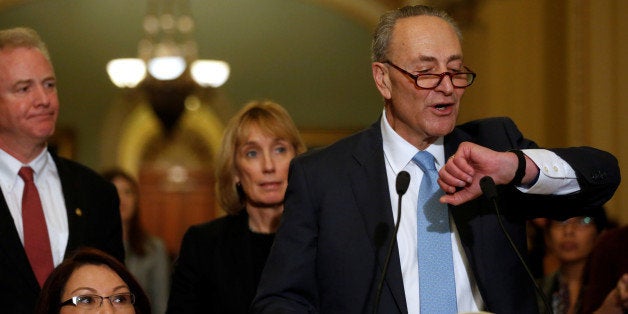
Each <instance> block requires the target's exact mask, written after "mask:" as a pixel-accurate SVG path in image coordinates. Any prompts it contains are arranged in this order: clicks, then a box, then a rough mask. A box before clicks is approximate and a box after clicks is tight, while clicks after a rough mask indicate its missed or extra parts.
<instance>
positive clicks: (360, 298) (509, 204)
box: [253, 118, 620, 313]
mask: <svg viewBox="0 0 628 314" xmlns="http://www.w3.org/2000/svg"><path fill="white" fill-rule="evenodd" d="M463 141H470V142H475V143H478V144H480V145H483V146H486V147H489V148H491V149H494V150H497V151H506V150H508V149H513V148H520V149H523V148H536V147H537V146H536V144H535V143H534V142H532V141H530V140H527V139H525V138H523V136H522V135H521V133H520V132H519V130H518V129H517V127H516V126H515V124H514V123H513V122H512V121H511V120H510V119H507V118H493V119H485V120H479V121H473V122H470V123H467V124H464V125H461V126H458V127H456V128H455V129H454V131H453V132H452V133H451V134H449V135H447V136H446V137H445V141H444V143H445V155H446V157H449V156H451V155H452V154H453V153H454V152H455V150H456V148H457V147H458V145H459V144H460V143H461V142H463ZM552 151H554V152H556V153H557V154H558V155H559V156H560V157H561V158H563V159H564V160H566V161H567V162H568V163H569V164H570V165H571V166H572V167H573V168H574V169H575V171H576V173H577V175H578V181H579V184H580V186H581V191H580V192H578V193H575V194H572V195H566V196H541V195H528V194H523V193H520V192H519V191H517V190H516V189H515V188H513V187H505V186H500V187H498V190H499V193H500V206H501V211H502V213H503V215H504V216H505V217H504V225H505V228H506V229H507V230H508V232H509V234H510V235H511V237H512V238H513V240H514V242H515V243H516V245H517V246H518V247H519V250H520V251H521V252H525V249H526V234H525V219H526V218H529V217H528V216H534V215H540V214H542V215H545V216H562V215H564V214H565V213H564V212H560V211H559V210H555V208H557V207H554V206H555V205H557V204H563V203H564V204H567V205H570V204H571V205H575V204H579V205H591V206H595V205H601V204H603V203H604V202H605V201H607V200H608V199H609V198H610V197H611V196H612V195H613V193H614V191H615V189H616V188H617V186H618V185H619V181H620V178H619V168H618V165H617V160H616V159H615V158H614V157H613V156H612V155H610V154H608V153H605V152H602V151H599V150H596V149H593V148H585V147H581V148H569V149H556V150H552ZM284 208H285V209H284V215H283V220H282V224H281V226H280V228H279V230H278V233H277V236H276V238H275V243H274V245H273V248H272V250H271V253H270V256H269V258H268V261H267V263H266V268H265V269H264V273H263V274H262V279H261V282H260V285H259V287H258V292H257V296H256V298H255V301H254V302H253V312H255V313H258V312H259V313H308V312H309V313H318V312H320V313H370V312H372V311H373V308H372V307H373V300H374V296H375V292H376V289H377V287H376V286H377V282H378V280H379V278H381V267H382V265H383V261H384V259H385V251H386V245H385V244H387V243H388V242H389V241H390V238H391V236H392V233H393V232H392V230H393V229H394V225H393V217H392V209H391V201H390V195H389V191H388V183H387V177H386V168H385V164H384V153H383V146H382V137H381V130H380V124H379V122H377V123H375V124H373V125H372V126H371V127H370V128H369V129H366V130H365V131H363V132H360V133H358V134H355V135H353V136H351V137H349V138H346V139H344V140H341V141H339V142H338V143H336V144H333V145H331V146H330V147H328V148H326V149H323V150H321V151H318V152H314V153H312V154H308V155H305V156H302V157H298V158H296V159H295V160H293V163H292V165H291V170H290V177H289V184H288V189H287V192H286V201H285V207H284ZM541 209H542V210H541ZM451 212H452V214H453V218H454V220H455V222H456V226H457V228H458V230H459V232H460V237H461V241H462V247H463V248H464V250H465V253H466V257H467V259H468V261H469V263H470V268H471V269H472V271H473V276H474V277H475V280H476V282H477V284H478V286H479V289H480V293H481V295H482V298H483V299H484V302H485V305H486V310H488V311H491V312H496V313H537V312H538V309H537V305H536V299H535V294H534V289H533V287H532V285H531V281H530V279H528V278H527V276H526V273H525V271H524V268H523V267H522V266H521V264H520V263H519V261H518V260H517V258H516V255H515V254H514V253H513V250H512V249H511V248H510V247H509V245H508V243H507V241H506V238H505V236H504V235H503V234H502V232H501V231H500V228H499V226H498V221H497V219H496V216H495V214H494V211H493V209H492V207H491V206H490V204H489V202H488V201H487V200H486V199H485V198H484V197H480V198H478V199H476V200H473V201H470V202H468V203H466V204H463V205H461V206H457V207H452V210H451ZM570 214H572V215H576V214H577V213H576V212H574V211H572V212H570ZM376 230H379V231H377V232H376ZM382 230H384V232H382ZM378 233H379V235H378ZM382 233H383V234H385V235H386V236H385V238H386V239H385V241H381V239H378V238H381V234H382ZM384 243H385V244H384ZM393 253H394V254H393V255H392V258H391V262H390V267H389V269H388V272H387V274H386V281H385V284H384V287H383V291H382V296H381V302H380V305H379V313H407V312H408V310H407V306H406V300H405V294H404V287H403V281H402V275H401V269H400V264H399V254H398V250H397V247H396V246H395V250H394V252H393Z"/></svg>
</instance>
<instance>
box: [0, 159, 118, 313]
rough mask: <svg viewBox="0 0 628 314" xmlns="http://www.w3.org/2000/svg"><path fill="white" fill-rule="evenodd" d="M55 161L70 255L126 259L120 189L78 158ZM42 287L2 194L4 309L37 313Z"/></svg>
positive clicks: (0, 284)
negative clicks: (94, 252) (84, 251)
mask: <svg viewBox="0 0 628 314" xmlns="http://www.w3.org/2000/svg"><path fill="white" fill-rule="evenodd" d="M52 155H53V159H54V161H55V164H56V165H57V170H58V171H59V179H60V180H61V187H62V190H63V198H64V199H65V206H66V210H67V215H68V227H69V229H70V233H69V237H68V243H67V246H66V249H65V256H66V257H67V256H68V255H69V254H71V253H72V252H73V251H74V250H75V249H77V248H79V247H81V246H91V247H95V248H98V249H101V250H103V251H105V252H107V253H109V254H111V255H113V256H114V257H116V258H117V259H118V260H120V261H122V262H124V247H123V244H122V223H121V220H120V209H119V200H118V193H117V192H116V188H115V187H114V186H113V184H111V183H109V182H107V181H106V180H105V179H103V178H102V177H100V176H99V175H98V174H96V173H95V172H94V171H93V170H91V169H89V168H87V167H85V166H83V165H80V164H78V163H76V162H74V161H71V160H67V159H63V158H60V157H57V156H56V155H55V154H52ZM40 292H41V288H40V287H39V283H38V282H37V279H36V278H35V274H34V273H33V271H32V269H31V267H30V263H29V261H28V257H27V256H26V252H25V251H24V246H23V245H22V242H21V241H20V238H19V236H18V234H17V229H16V228H15V224H14V223H13V218H12V216H11V213H10V212H9V207H8V206H7V203H6V201H5V199H4V194H2V193H0V304H2V308H3V312H6V313H33V310H34V309H35V304H36V302H37V298H38V296H39V293H40Z"/></svg>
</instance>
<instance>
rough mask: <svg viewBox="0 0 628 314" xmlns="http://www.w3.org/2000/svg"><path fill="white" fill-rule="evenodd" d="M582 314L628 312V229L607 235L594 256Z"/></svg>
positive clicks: (620, 228) (623, 228)
mask: <svg viewBox="0 0 628 314" xmlns="http://www.w3.org/2000/svg"><path fill="white" fill-rule="evenodd" d="M585 282H586V289H585V290H584V295H583V296H582V311H580V313H583V314H587V313H592V312H594V311H595V310H596V309H597V311H596V312H595V313H599V314H611V313H618V314H619V313H627V312H628V226H622V227H619V228H615V229H612V230H608V231H606V232H605V233H604V234H603V235H601V236H600V238H599V239H598V243H597V244H596V245H595V248H593V252H591V257H590V260H589V264H588V265H587V271H586V273H585Z"/></svg>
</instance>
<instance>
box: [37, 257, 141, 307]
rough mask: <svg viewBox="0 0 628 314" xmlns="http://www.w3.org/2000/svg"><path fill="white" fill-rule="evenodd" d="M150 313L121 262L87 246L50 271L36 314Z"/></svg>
mask: <svg viewBox="0 0 628 314" xmlns="http://www.w3.org/2000/svg"><path fill="white" fill-rule="evenodd" d="M88 312H94V313H105V312H106V313H112V312H116V313H137V314H150V313H151V308H150V302H149V300H148V297H147V296H146V294H145V293H144V290H142V287H141V286H140V284H139V283H138V282H137V281H136V280H135V278H134V277H133V275H132V274H131V273H130V272H129V271H128V270H127V269H126V268H125V267H124V264H122V263H121V262H120V261H118V260H116V259H115V258H114V257H112V256H111V255H109V254H107V253H105V252H103V251H101V250H98V249H94V248H90V247H83V248H81V249H78V250H76V251H75V252H74V253H73V254H72V255H71V256H69V257H68V258H67V259H66V260H64V261H63V263H61V264H60V265H59V266H57V268H55V270H54V271H53V272H52V274H50V277H49V278H48V280H47V281H46V283H45V284H44V287H43V288H42V293H41V295H40V297H39V299H38V300H37V306H36V309H35V314H70V313H88Z"/></svg>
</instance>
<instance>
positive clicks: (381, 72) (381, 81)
mask: <svg viewBox="0 0 628 314" xmlns="http://www.w3.org/2000/svg"><path fill="white" fill-rule="evenodd" d="M371 70H372V71H373V79H374V80H375V86H377V90H379V93H380V94H382V97H384V99H390V98H391V90H390V88H391V85H390V78H389V77H388V69H387V68H386V66H385V65H384V64H383V63H381V62H373V63H372V64H371Z"/></svg>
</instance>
